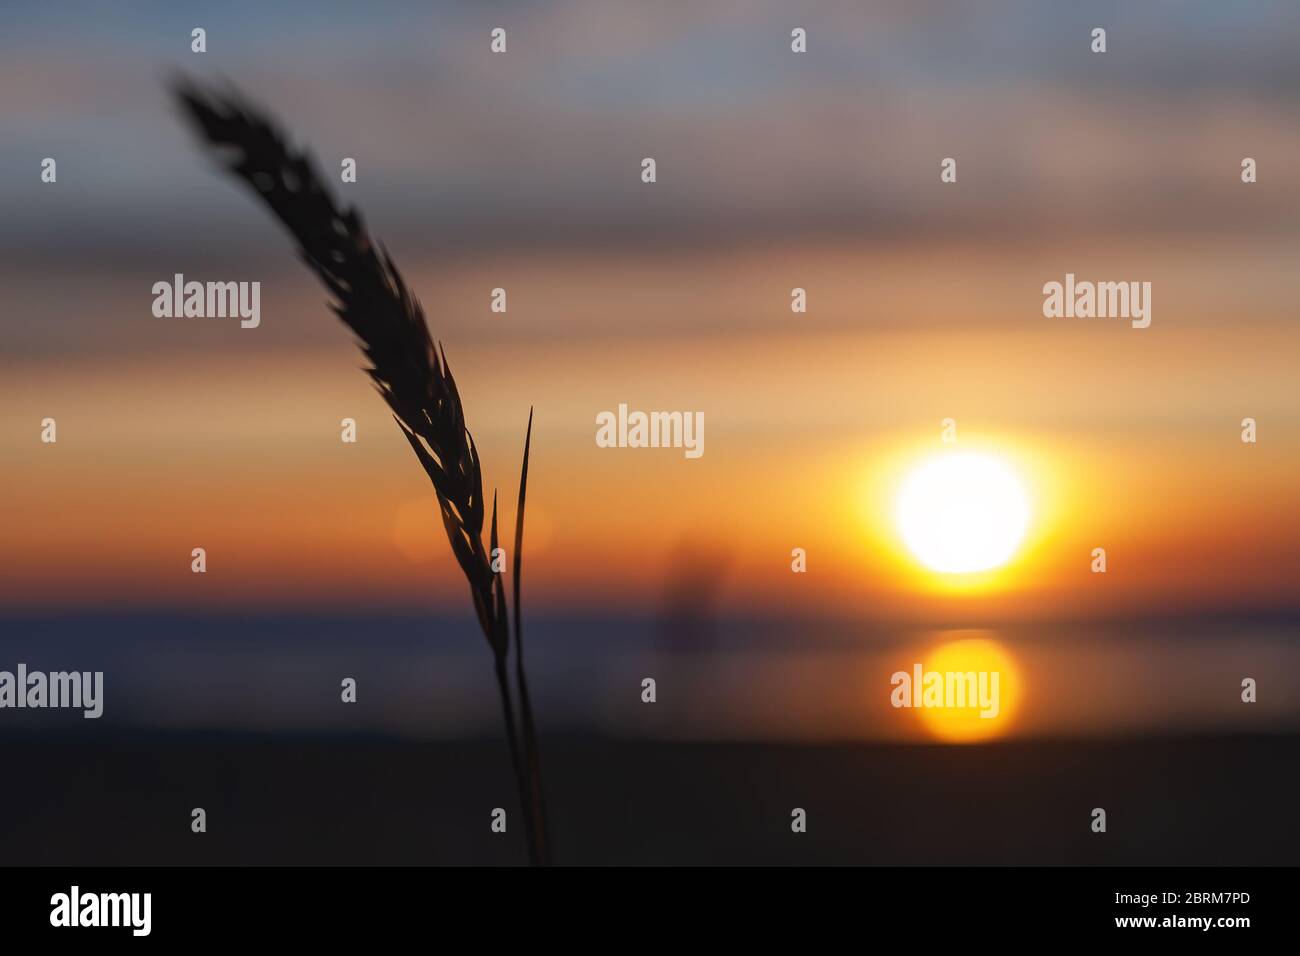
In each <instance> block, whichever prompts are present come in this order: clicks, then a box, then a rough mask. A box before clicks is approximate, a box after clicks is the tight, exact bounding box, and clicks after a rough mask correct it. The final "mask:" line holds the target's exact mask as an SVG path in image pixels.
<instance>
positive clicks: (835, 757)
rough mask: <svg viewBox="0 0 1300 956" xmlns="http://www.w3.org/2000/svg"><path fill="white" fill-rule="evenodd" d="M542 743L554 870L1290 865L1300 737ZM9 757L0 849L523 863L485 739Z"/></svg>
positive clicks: (81, 742) (80, 854)
mask: <svg viewBox="0 0 1300 956" xmlns="http://www.w3.org/2000/svg"><path fill="white" fill-rule="evenodd" d="M543 748H544V751H543V753H544V759H545V770H546V780H547V792H548V797H549V801H550V811H551V818H552V829H553V839H554V844H555V848H556V853H555V855H556V862H558V863H561V864H808V863H815V864H927V863H947V864H1010V863H1037V864H1120V865H1156V864H1172V865H1180V864H1191V865H1210V864H1216V865H1261V864H1262V865H1295V864H1297V863H1300V824H1298V823H1297V818H1298V817H1300V738H1296V737H1282V736H1278V737H1205V738H1176V739H1160V740H1120V741H1031V742H1009V743H1001V744H993V745H985V746H970V747H943V746H916V745H911V746H908V745H871V744H862V745H826V746H807V745H788V746H786V745H765V744H732V743H728V744H699V743H661V742H645V741H616V740H606V739H599V738H551V739H546V740H544V742H543ZM0 767H3V772H0V865H11V866H12V865H31V864H42V865H44V864H64V865H108V864H114V865H133V864H309V865H310V864H326V865H328V864H513V863H521V862H523V861H524V851H523V840H522V833H521V832H520V824H521V822H522V821H521V820H520V819H519V817H518V814H517V813H516V812H515V801H514V798H513V792H514V790H513V786H514V785H513V782H512V778H511V776H510V774H509V771H508V756H507V753H506V750H505V746H504V744H503V743H500V742H497V741H463V742H410V741H395V740H388V739H370V738H357V737H338V738H326V737H307V738H288V737H258V736H214V735H203V734H175V735H167V734H150V735H120V736H116V737H111V738H109V737H99V736H96V737H93V738H77V737H64V738H59V737H49V736H46V737H39V738H38V737H35V736H22V737H0ZM194 807H203V808H204V809H206V811H207V815H208V832H207V833H206V834H201V835H198V834H194V833H191V831H190V811H191V809H192V808H194ZM494 807H505V808H506V809H507V811H508V812H509V832H508V833H507V834H505V835H494V834H492V833H491V831H490V829H489V818H490V814H491V811H492V809H493V808H494ZM794 807H802V808H804V809H805V810H807V813H808V831H807V833H805V834H794V833H792V832H791V830H790V813H791V809H792V808H794ZM1094 807H1104V808H1105V809H1106V812H1107V815H1108V820H1107V832H1106V833H1104V834H1094V833H1093V832H1091V830H1090V826H1089V824H1090V820H1091V811H1092V809H1093V808H1094Z"/></svg>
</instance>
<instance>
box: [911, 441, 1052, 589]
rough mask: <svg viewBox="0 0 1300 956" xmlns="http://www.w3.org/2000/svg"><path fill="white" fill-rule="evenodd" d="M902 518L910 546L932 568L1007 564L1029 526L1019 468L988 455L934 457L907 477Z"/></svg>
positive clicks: (970, 568) (980, 568)
mask: <svg viewBox="0 0 1300 956" xmlns="http://www.w3.org/2000/svg"><path fill="white" fill-rule="evenodd" d="M896 520H897V523H898V530H899V533H900V534H901V535H902V538H903V541H904V543H905V544H906V545H907V547H908V550H910V551H911V552H912V554H913V555H914V556H915V557H916V558H917V559H918V560H919V561H920V562H921V563H922V564H924V565H925V566H926V567H928V568H930V569H931V570H932V571H939V572H942V573H948V574H965V573H969V572H973V571H987V570H989V569H991V568H996V567H998V566H999V565H1002V564H1004V563H1006V562H1007V561H1008V560H1009V559H1010V558H1011V556H1012V555H1013V554H1014V553H1015V551H1016V549H1017V548H1018V547H1019V546H1020V542H1021V540H1022V539H1023V538H1024V535H1025V530H1026V528H1027V527H1028V524H1029V500H1028V497H1027V495H1026V493H1025V489H1024V486H1023V485H1022V483H1021V481H1020V479H1019V478H1018V477H1017V476H1016V474H1015V472H1013V471H1012V470H1011V468H1009V467H1008V466H1007V465H1006V464H1005V463H1004V462H1002V461H1000V460H999V459H997V458H994V457H992V456H989V455H984V454H973V453H955V454H949V455H941V456H938V457H935V458H931V459H929V460H928V461H926V462H925V463H923V464H922V465H920V466H919V467H917V468H916V469H915V470H914V471H912V472H911V473H910V474H909V475H908V476H907V478H906V479H905V480H904V482H903V485H902V489H901V491H900V492H899V495H898V501H897V509H896Z"/></svg>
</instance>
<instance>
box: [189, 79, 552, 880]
mask: <svg viewBox="0 0 1300 956" xmlns="http://www.w3.org/2000/svg"><path fill="white" fill-rule="evenodd" d="M174 93H175V95H176V99H177V101H178V103H179V105H180V108H181V112H182V114H183V115H184V116H185V117H186V118H187V119H188V120H189V121H190V123H191V124H192V125H193V126H194V128H195V129H196V130H197V132H198V133H199V135H200V137H201V138H202V139H203V141H204V142H205V143H206V145H207V146H208V148H209V149H211V150H212V151H213V152H214V153H216V154H218V156H219V158H221V159H222V160H223V164H224V166H225V168H226V170H227V171H228V172H230V173H232V174H233V175H234V176H235V177H236V178H237V179H239V180H241V181H243V182H244V183H245V184H247V185H248V186H249V187H250V188H251V189H252V190H253V192H254V193H256V195H257V196H258V198H260V199H261V200H262V201H263V202H264V203H266V205H267V206H268V207H269V208H270V210H271V212H272V213H273V214H274V215H275V217H276V218H277V219H279V220H280V222H281V223H282V224H283V225H284V226H285V228H286V229H287V230H288V231H289V233H290V235H291V236H292V237H293V239H294V240H295V242H296V243H297V245H298V254H299V255H300V256H301V257H302V259H303V261H304V262H305V263H306V264H307V266H308V267H309V268H310V269H311V270H312V271H313V272H314V273H315V274H316V276H317V277H318V278H319V279H320V280H321V282H322V283H323V284H324V285H325V288H326V289H327V290H328V291H329V293H330V294H331V296H332V301H331V303H330V307H331V308H332V309H333V311H334V312H335V314H336V315H337V316H338V317H339V318H340V319H341V320H342V321H343V323H344V324H345V325H347V326H348V328H349V329H351V330H352V332H353V334H354V335H355V336H356V338H357V341H358V345H359V346H360V347H361V350H362V352H363V354H364V355H365V358H366V360H367V362H368V363H369V364H368V367H367V368H366V372H367V373H368V374H369V376H370V379H371V381H372V382H373V383H374V385H375V388H376V389H377V390H378V391H379V394H380V395H381V396H382V397H383V399H384V401H385V402H387V404H388V407H389V409H390V410H391V411H392V413H393V418H394V420H395V421H396V422H397V424H398V427H400V428H401V430H402V434H403V435H405V436H406V440H407V441H408V442H409V443H410V445H411V449H412V450H413V451H414V452H415V456H416V458H417V459H419V462H420V464H421V465H422V466H423V468H424V470H425V473H426V474H427V475H428V476H429V480H430V482H431V483H432V484H433V490H434V493H435V495H436V497H437V501H438V511H439V514H440V515H441V517H442V523H443V527H444V528H445V529H446V532H447V540H448V541H449V542H450V544H451V550H452V553H453V555H454V556H455V558H456V561H457V563H458V564H459V565H460V568H461V571H462V572H463V573H464V575H465V579H466V581H467V582H468V583H469V589H470V595H471V597H472V599H473V602H474V612H475V614H476V615H477V617H478V622H479V626H480V628H481V629H482V631H483V636H484V637H485V638H486V639H487V642H488V646H489V647H490V648H491V650H492V654H493V661H494V669H495V674H496V680H497V688H498V691H499V693H500V696H501V709H502V714H503V716H504V719H505V726H506V738H507V742H508V743H509V748H510V759H511V763H512V767H513V770H514V774H515V781H516V784H517V786H518V790H519V801H520V806H521V808H522V811H523V818H524V832H525V834H526V836H527V841H528V856H529V860H530V862H531V863H533V864H534V865H545V864H547V863H548V862H549V859H550V852H549V850H550V847H549V841H548V839H547V826H546V812H545V801H544V799H543V794H542V772H541V757H540V754H539V751H538V745H537V734H536V727H535V725H534V722H533V712H532V705H531V702H530V700H529V696H528V684H527V681H526V679H525V674H524V661H523V646H522V622H521V611H520V576H521V573H522V564H523V562H522V557H523V551H522V549H523V535H524V505H525V499H526V492H527V486H528V459H529V453H530V450H531V445H532V433H533V413H532V409H529V412H528V431H527V434H526V436H525V438H524V458H523V466H522V469H521V474H520V479H519V501H518V506H517V511H516V516H515V551H514V556H513V560H514V575H513V589H512V590H513V595H512V597H513V602H512V603H513V609H514V617H513V623H514V628H513V630H514V640H513V644H514V650H515V669H514V676H515V691H514V692H515V693H517V694H518V697H519V722H518V725H517V724H516V719H515V707H514V701H513V697H514V693H512V690H511V686H510V677H509V667H508V664H509V656H510V646H511V643H512V641H511V626H510V623H511V618H510V615H509V613H508V609H507V604H508V603H511V602H507V599H506V585H505V580H504V576H503V575H502V574H501V573H500V572H499V571H495V570H493V567H492V560H491V554H492V553H493V552H495V550H496V548H497V546H498V535H497V501H496V495H495V493H494V494H493V496H492V517H491V524H490V526H489V535H490V539H489V546H488V548H487V549H485V548H484V546H483V520H484V496H483V476H482V471H481V467H480V462H479V454H478V448H477V446H476V445H475V444H474V438H473V435H471V434H470V431H469V428H468V426H467V425H466V421H465V412H464V408H463V407H462V405H461V400H460V394H459V392H458V390H457V388H456V381H455V379H454V378H453V377H452V373H451V367H450V365H448V363H447V355H446V353H445V352H444V351H443V350H442V347H441V345H435V344H434V341H433V339H432V337H431V336H430V334H429V328H428V325H427V323H426V322H425V318H424V311H423V309H422V308H421V307H420V303H419V302H418V301H417V300H416V298H415V296H414V295H413V294H412V293H411V291H410V290H409V289H408V288H407V286H406V283H405V282H404V281H403V280H402V276H401V274H400V273H399V272H398V270H397V267H396V266H395V265H394V264H393V261H392V259H391V258H390V257H389V255H388V252H387V250H385V249H384V248H383V246H382V245H380V246H378V247H376V244H375V243H374V242H373V241H372V239H371V237H370V233H369V232H368V230H367V229H366V227H365V225H364V223H363V221H362V219H361V215H360V214H359V213H358V212H357V211H356V210H355V209H353V208H351V207H342V208H341V207H340V206H339V205H338V204H337V202H336V201H335V199H334V196H333V195H332V193H331V192H330V190H329V189H328V188H327V187H326V186H325V182H324V180H323V179H322V177H321V176H320V174H319V173H318V172H317V170H316V167H315V163H314V162H313V160H312V158H311V156H310V155H309V154H308V153H306V152H305V151H301V150H297V149H294V148H293V147H292V146H291V145H290V144H289V142H288V141H287V139H286V137H285V136H284V135H283V134H282V133H281V132H280V130H279V127H278V125H277V124H276V123H274V122H273V121H272V120H271V119H270V118H269V117H268V116H266V115H265V114H263V113H262V112H261V111H260V110H258V109H257V108H255V107H254V106H252V105H251V104H250V103H248V102H247V101H246V100H245V99H244V98H243V97H241V96H240V95H239V94H237V93H236V92H235V91H233V90H225V91H221V92H218V91H216V90H213V89H211V88H205V87H202V86H199V85H198V84H196V83H195V82H194V81H192V80H188V79H180V80H177V81H176V82H175V84H174Z"/></svg>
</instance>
